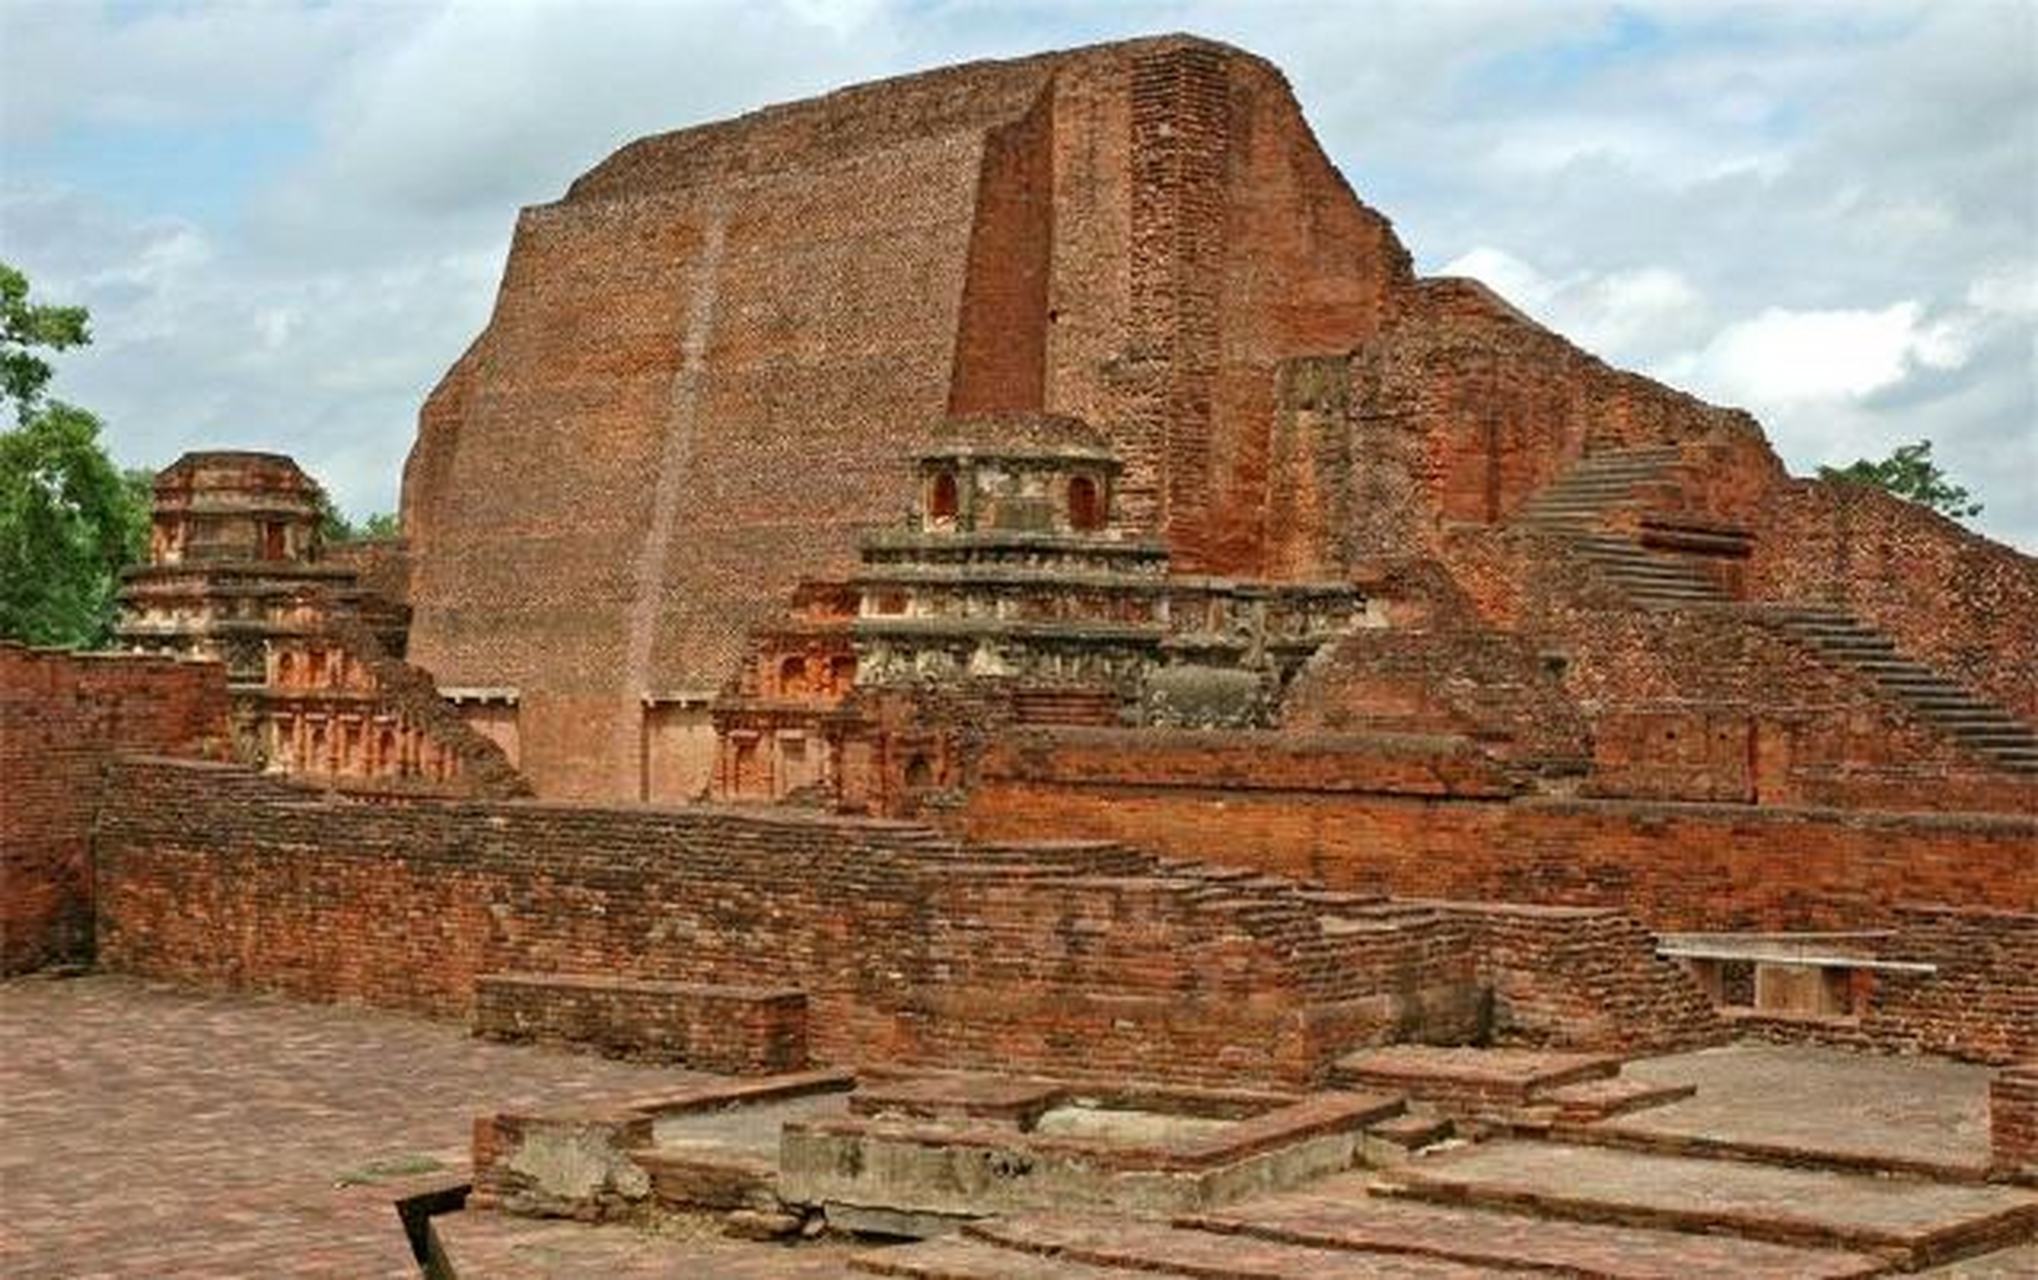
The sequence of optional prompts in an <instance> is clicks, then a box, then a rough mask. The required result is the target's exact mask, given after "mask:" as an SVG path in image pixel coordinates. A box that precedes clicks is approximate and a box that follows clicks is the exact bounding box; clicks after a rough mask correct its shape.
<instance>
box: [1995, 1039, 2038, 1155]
mask: <svg viewBox="0 0 2038 1280" xmlns="http://www.w3.org/2000/svg"><path fill="white" fill-rule="evenodd" d="M1988 1118H1989V1150H1990V1155H1991V1156H1992V1157H1993V1160H1992V1163H1993V1164H1994V1165H1995V1166H1996V1168H1997V1169H1999V1170H2001V1171H2002V1172H2004V1173H2009V1174H2018V1175H2022V1176H2023V1177H2025V1178H2034V1177H2038V1061H2034V1062H2025V1063H2020V1064H2018V1065H2017V1066H2015V1067H2011V1068H2009V1069H2006V1070H2004V1071H2002V1072H2001V1073H1999V1074H1998V1075H1997V1076H1996V1078H1995V1079H1994V1080H1991V1081H1990V1082H1989V1088H1988Z"/></svg>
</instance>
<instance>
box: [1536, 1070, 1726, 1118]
mask: <svg viewBox="0 0 2038 1280" xmlns="http://www.w3.org/2000/svg"><path fill="white" fill-rule="evenodd" d="M1697 1092H1698V1086H1697V1085H1690V1084H1668V1085H1657V1084H1647V1083H1645V1082H1643V1081H1640V1080H1630V1079H1625V1078H1623V1077H1621V1076H1609V1077H1607V1078H1605V1079H1601V1080H1581V1081H1579V1082H1578V1083H1577V1084H1567V1085H1559V1086H1557V1087H1556V1088H1553V1089H1545V1090H1543V1091H1542V1092H1540V1093H1538V1094H1537V1095H1536V1098H1535V1100H1536V1101H1537V1102H1539V1103H1554V1104H1556V1107H1557V1120H1558V1122H1559V1123H1565V1124H1590V1123H1591V1122H1593V1121H1595V1120H1604V1119H1606V1118H1607V1117H1609V1116H1619V1115H1626V1114H1628V1113H1629V1112H1631V1111H1644V1110H1647V1109H1648V1108H1650V1107H1661V1106H1666V1105H1668V1104H1670V1103H1672V1102H1682V1101H1683V1100H1684V1099H1686V1098H1689V1097H1690V1096H1691V1095H1693V1094H1695V1093H1697Z"/></svg>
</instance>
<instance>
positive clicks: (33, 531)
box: [0, 263, 149, 646]
mask: <svg viewBox="0 0 2038 1280" xmlns="http://www.w3.org/2000/svg"><path fill="white" fill-rule="evenodd" d="M90 340H91V334H90V330H89V328H88V327H87V316H86V313H85V309H84V308H83V307H63V306H48V305H41V304H37V303H34V302H31V301H30V300H29V285H28V280H27V278H26V277H25V276H23V275H22V273H21V272H19V271H17V270H15V269H14V268H13V267H10V266H8V265H6V264H5V263H0V396H4V397H5V399H6V401H7V404H8V407H9V409H10V411H11V413H12V416H13V420H14V421H13V425H12V426H10V427H8V428H6V429H4V430H0V636H5V637H9V638H12V639H17V640H25V641H27V642H29V643H31V644H52V645H85V646H91V645H102V644H105V643H106V642H107V641H108V640H110V639H111V637H112V633H113V620H114V592H115V591H116V590H117V589H118V587H119V585H120V571H121V569H122V567H123V566H125V565H127V564H129V563H130V562H132V561H134V560H136V559H138V558H140V556H141V555H142V554H144V552H145V551H146V544H147V539H148V518H149V500H148V490H149V486H148V480H149V477H148V475H147V473H146V472H130V473H127V474H123V473H122V472H121V471H120V470H119V469H118V468H117V467H115V466H114V465H113V460H112V459H111V458H110V457H108V456H107V453H106V449H105V447H104V446H103V445H101V444H100V442H99V420H98V419H97V418H95V417H93V416H92V415H91V414H90V413H87V412H86V411H85V410H83V409H80V408H78V407H77V406H75V405H70V404H65V403H64V402H62V401H60V400H50V399H47V398H46V397H45V394H44V393H45V391H46V390H47V388H48V386H49V382H50V378H51V376H52V370H51V368H50V365H49V362H48V361H47V360H45V359H43V358H42V355H41V354H40V353H41V352H43V351H51V352H55V351H64V350H68V349H70V348H72V347H76V346H80V345H83V344H84V343H86V342H89V341H90Z"/></svg>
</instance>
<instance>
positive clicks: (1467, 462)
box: [1352, 279, 1781, 556]
mask: <svg viewBox="0 0 2038 1280" xmlns="http://www.w3.org/2000/svg"><path fill="white" fill-rule="evenodd" d="M1352 380H1353V391H1352V402H1353V404H1354V405H1355V406H1356V409H1355V414H1354V422H1353V430H1354V432H1355V436H1356V441H1357V442H1356V445H1355V451H1356V453H1357V454H1358V456H1359V457H1361V458H1363V459H1366V460H1367V461H1368V462H1369V463H1370V464H1372V465H1373V466H1374V467H1382V466H1387V467H1398V468H1400V469H1401V470H1402V471H1403V472H1404V473H1405V474H1404V475H1402V476H1399V477H1391V478H1390V477H1387V476H1381V477H1377V478H1375V479H1373V480H1371V481H1369V483H1371V484H1373V485H1374V486H1375V487H1376V489H1377V490H1378V492H1379V493H1380V494H1381V495H1382V496H1390V497H1392V496H1397V495H1398V497H1399V499H1400V501H1399V502H1398V503H1390V504H1389V505H1386V506H1380V507H1374V508H1373V509H1371V510H1366V511H1363V512H1362V513H1361V517H1360V518H1361V521H1362V527H1361V530H1360V532H1359V534H1358V535H1357V544H1358V549H1359V550H1360V552H1361V553H1362V554H1374V555H1387V556H1405V555H1410V554H1415V553H1417V552H1418V551H1419V550H1420V549H1421V548H1422V547H1423V546H1424V545H1426V544H1427V543H1428V542H1429V540H1430V539H1431V538H1432V537H1433V535H1434V532H1435V528H1436V524H1435V522H1436V520H1437V519H1438V518H1439V517H1440V518H1441V519H1442V520H1443V521H1445V522H1449V521H1471V522H1475V523H1490V522H1493V521H1495V520H1500V519H1505V518H1507V517H1509V516H1511V515H1512V514H1514V512H1515V511H1516V510H1518V509H1519V508H1520V506H1521V504H1522V503H1523V502H1525V501H1526V500H1527V499H1528V498H1529V497H1530V496H1531V495H1533V494H1534V493H1535V491H1536V490H1538V489H1540V488H1542V487H1543V486H1545V485H1547V484H1549V483H1550V482H1551V481H1553V480H1555V479H1556V478H1557V477H1558V476H1559V475H1561V474H1562V473H1563V472H1564V470H1565V469H1567V468H1568V467H1569V466H1570V465H1571V464H1572V463H1574V462H1575V461H1576V460H1577V459H1578V458H1579V457H1580V456H1581V455H1582V454H1583V453H1584V452H1586V450H1587V449H1588V447H1589V448H1593V449H1607V448H1620V447H1624V446H1630V445H1642V444H1671V443H1686V442H1689V443H1691V444H1694V445H1700V444H1704V443H1706V442H1709V441H1713V442H1732V441H1743V440H1745V441H1749V442H1752V446H1753V447H1754V449H1756V450H1757V451H1758V453H1759V454H1768V451H1767V449H1766V447H1764V446H1763V445H1762V444H1761V429H1760V428H1759V427H1758V426H1756V424H1755V421H1754V419H1752V418H1750V417H1748V415H1746V414H1745V413H1741V412H1739V411H1737V410H1729V409H1720V408H1716V407H1714V406H1712V405H1708V404H1706V403H1704V402H1703V401H1700V400H1697V399H1695V398H1693V397H1691V396H1688V395H1685V394H1684V393H1682V392H1678V391H1674V390H1672V389H1671V388H1669V387H1666V386H1664V385H1662V384H1661V383H1658V382H1653V381H1651V380H1649V379H1647V378H1644V377H1641V376H1640V375H1638V374H1632V373H1626V372H1623V371H1620V370H1617V369H1613V368H1610V367H1609V366H1607V365H1606V364H1604V363H1603V362H1601V361H1599V360H1597V359H1595V358H1594V357H1592V356H1590V355H1588V354H1586V353H1585V352H1584V351H1582V350H1580V349H1579V348H1577V347H1576V346H1573V345H1572V344H1571V343H1570V342H1568V341H1566V340H1565V339H1564V338H1562V337H1561V336H1559V335H1557V334H1555V333H1552V332H1550V331H1549V330H1547V329H1544V328H1543V327H1542V326H1540V325H1538V324H1536V323H1535V322H1533V321H1531V320H1529V319H1528V318H1527V317H1526V316H1524V315H1522V314H1521V313H1520V312H1518V311H1516V310H1514V309H1513V308H1512V307H1511V306H1509V305H1508V304H1507V303H1506V302H1505V301H1503V300H1501V299H1500V298H1499V297H1498V296H1497V295H1495V294H1494V293H1492V292H1491V291H1490V290H1488V289H1487V288H1486V287H1485V286H1483V285H1480V284H1477V283H1476V282H1473V281H1469V280H1456V279H1437V280H1425V281H1423V282H1422V283H1421V284H1420V285H1419V286H1417V287H1416V288H1415V289H1414V290H1412V291H1411V292H1410V293H1409V295H1408V299H1407V304H1406V306H1405V307H1404V308H1403V309H1402V310H1401V311H1400V312H1399V313H1398V314H1397V315H1396V316H1395V318H1394V320H1393V322H1392V324H1391V325H1390V326H1389V327H1387V328H1386V329H1385V330H1384V331H1382V332H1381V333H1380V335H1379V336H1378V337H1377V338H1376V339H1374V340H1373V341H1371V342H1369V343H1367V344H1366V345H1364V346H1361V347H1360V348H1359V350H1358V353H1357V355H1356V357H1355V358H1354V360H1353V362H1352ZM1768 456H1769V457H1770V460H1771V465H1772V466H1774V467H1775V468H1776V470H1777V471H1778V472H1779V473H1780V471H1781V466H1780V464H1777V463H1775V462H1774V455H1773V454H1770V455H1768Z"/></svg>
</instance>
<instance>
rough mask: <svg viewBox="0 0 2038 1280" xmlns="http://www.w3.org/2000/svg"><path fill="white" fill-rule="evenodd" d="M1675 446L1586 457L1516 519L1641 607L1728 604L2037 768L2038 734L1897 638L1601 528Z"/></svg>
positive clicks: (2008, 765)
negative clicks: (1767, 598) (1746, 597)
mask: <svg viewBox="0 0 2038 1280" xmlns="http://www.w3.org/2000/svg"><path fill="white" fill-rule="evenodd" d="M1678 456H1679V455H1678V450H1677V449H1676V448H1675V447H1674V446H1669V445H1664V446H1648V447H1642V448H1632V449H1614V450H1608V451H1606V452H1603V453H1595V454H1589V455H1587V456H1586V457H1584V458H1583V459H1581V460H1580V461H1579V462H1578V464H1577V465H1576V466H1575V467H1573V468H1572V469H1571V471H1570V472H1569V473H1567V474H1566V475H1564V476H1563V477H1562V478H1560V479H1559V480H1557V481H1556V482H1555V483H1553V484H1551V485H1549V486H1548V487H1547V488H1545V489H1544V490H1543V491H1542V492H1541V493H1539V494H1537V495H1536V496H1535V497H1534V498H1533V499H1532V500H1530V501H1529V502H1528V503H1527V504H1526V505H1525V506H1524V507H1523V508H1522V511H1521V514H1520V516H1519V517H1518V523H1519V524H1520V525H1521V527H1523V528H1527V529H1530V530H1533V531H1535V532H1538V533H1542V534H1546V535H1550V536H1553V537H1557V538H1561V539H1562V540H1564V542H1565V543H1566V544H1567V545H1568V546H1569V547H1570V548H1571V550H1572V551H1573V552H1575V553H1576V554H1577V555H1578V556H1579V557H1580V558H1581V559H1583V560H1584V561H1585V562H1586V563H1587V564H1589V565H1591V566H1592V567H1593V568H1594V569H1596V570H1597V571H1598V572H1599V574H1600V575H1601V576H1602V577H1603V578H1604V579H1605V580H1606V581H1607V582H1609V583H1610V584H1612V585H1613V586H1615V587H1616V588H1618V589H1620V590H1621V591H1622V592H1623V594H1625V595H1626V596H1627V598H1628V599H1629V600H1630V601H1632V602H1633V603H1635V604H1637V605H1639V606H1641V607H1643V608H1646V609H1689V608H1703V607H1720V608H1733V609H1737V610H1741V611H1744V612H1747V613H1749V614H1752V615H1753V616H1756V617H1758V618H1761V619H1764V620H1767V621H1770V622H1772V623H1774V624H1775V625H1776V626H1777V627H1778V628H1779V630H1781V631H1782V633H1783V634H1784V635H1785V636H1787V637H1789V638H1790V639H1792V640H1794V641H1796V642H1797V643H1799V644H1801V645H1804V646H1805V647H1807V648H1808V649H1810V650H1811V651H1812V653H1814V654H1815V655H1816V656H1817V657H1818V658H1819V659H1820V660H1821V661H1823V662H1825V663H1826V664H1827V665H1829V666H1833V667H1836V668H1838V669H1840V670H1843V671H1850V672H1853V673H1854V674H1857V675H1860V676H1865V677H1867V678H1868V679H1870V680H1872V681H1873V682H1874V684H1875V686H1876V687H1877V689H1878V690H1879V691H1880V692H1881V693H1882V694H1883V695H1884V696H1886V697H1888V698H1890V699H1892V700H1893V701H1895V702H1897V703H1898V704H1899V705H1901V706H1903V707H1904V708H1905V709H1906V710H1908V711H1909V712H1910V713H1911V714H1912V715H1913V716H1915V717H1917V718H1918V719H1919V720H1921V721H1923V722H1924V723H1925V724H1927V725H1929V726H1931V727H1932V728H1933V729H1936V730H1938V731H1939V732H1941V733H1943V734H1945V735H1946V736H1948V737H1949V738H1951V739H1952V740H1953V741H1954V742H1955V743H1956V744H1957V745H1958V746H1960V747H1961V748H1963V749H1964V750H1966V751H1968V752H1969V753H1971V754H1973V755H1975V756H1978V757H1980V758H1981V759H1983V760H1985V761H1987V762H1988V763H1989V764H1990V765H1992V766H1994V767H1996V768H2000V769H2004V770H2008V771H2010V772H2013V773H2023V774H2028V773H2038V731H2034V730H2033V728H2032V727H2031V726H2030V725H2029V724H2026V723H2025V722H2024V721H2022V720H2020V719H2018V718H2017V717H2016V716H2015V715H2014V714H2013V713H2011V712H2010V711H2009V710H2008V709H2006V708H2004V707H2002V706H2001V705H1999V704H1997V703H1995V702H1993V701H1990V700H1989V699H1988V698H1986V697H1983V696H1982V695H1980V694H1977V693H1975V692H1974V691H1973V690H1971V689H1969V688H1967V687H1966V686H1964V685H1961V684H1960V683H1958V682H1957V681H1955V680H1952V679H1950V678H1949V677H1947V676H1945V675H1944V674H1942V673H1941V672H1939V671H1938V670H1936V669H1934V668H1933V667H1931V666H1928V665H1927V664H1925V663H1922V662H1918V661H1916V660H1915V659H1912V658H1907V657H1905V656H1904V655H1903V654H1901V653H1899V652H1898V651H1897V647H1896V642H1895V641H1894V640H1893V639H1891V638H1890V637H1889V636H1887V635H1885V634H1883V633H1882V632H1880V631H1878V630H1876V629H1875V628H1874V627H1872V626H1870V625H1869V624H1868V623H1866V622H1864V621H1862V620H1861V619H1859V618H1857V617H1855V616H1854V615H1853V614H1850V613H1848V612H1847V611H1846V610H1844V609H1841V608H1839V607H1837V606H1834V605H1824V604H1788V605H1763V604H1754V605H1750V604H1742V603H1739V602H1737V601H1735V600H1733V599H1732V598H1731V597H1730V596H1729V595H1728V594H1727V593H1726V592H1725V591H1722V590H1721V589H1720V588H1719V586H1718V585H1717V584H1715V583H1714V582H1713V581H1712V580H1711V579H1709V578H1707V577H1705V576H1704V575H1703V574H1700V573H1698V572H1696V571H1694V570H1692V569H1691V568H1689V567H1688V566H1687V565H1686V564H1685V563H1684V562H1683V561H1682V560H1681V559H1680V558H1679V557H1676V556H1671V555H1659V554H1656V553H1654V552H1651V551H1650V550H1649V549H1648V548H1646V547H1644V546H1643V545H1642V544H1641V543H1640V542H1637V541H1636V540H1635V539H1633V538H1630V537H1627V536H1625V535H1623V534H1620V533H1618V532H1615V531H1613V530H1611V529H1609V528H1607V527H1606V521H1607V517H1608V515H1609V514H1610V513H1611V512H1612V511H1613V509H1614V508H1616V507H1619V506H1621V505H1623V504H1626V503H1630V502H1633V501H1634V500H1635V499H1636V498H1637V496H1638V493H1639V491H1641V490H1643V489H1645V488H1646V487H1647V486H1649V485H1652V484H1660V483H1663V482H1664V481H1665V480H1666V479H1667V473H1668V471H1669V469H1670V467H1671V466H1672V465H1673V464H1675V463H1676V461H1677V459H1678Z"/></svg>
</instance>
